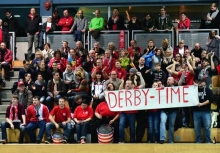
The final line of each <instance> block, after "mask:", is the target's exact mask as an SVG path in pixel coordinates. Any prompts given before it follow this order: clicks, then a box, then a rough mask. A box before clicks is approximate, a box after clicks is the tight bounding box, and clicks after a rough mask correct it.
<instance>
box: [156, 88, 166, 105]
mask: <svg viewBox="0 0 220 153" xmlns="http://www.w3.org/2000/svg"><path fill="white" fill-rule="evenodd" d="M163 89H164V88H157V89H156V90H158V103H159V104H160V90H163Z"/></svg>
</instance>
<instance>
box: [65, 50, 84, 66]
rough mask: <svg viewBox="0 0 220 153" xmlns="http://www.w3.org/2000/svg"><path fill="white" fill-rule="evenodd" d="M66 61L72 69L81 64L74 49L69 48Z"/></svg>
mask: <svg viewBox="0 0 220 153" xmlns="http://www.w3.org/2000/svg"><path fill="white" fill-rule="evenodd" d="M68 63H71V65H72V70H76V67H78V66H82V61H81V58H79V57H78V55H76V50H75V49H73V48H72V49H70V57H69V58H68Z"/></svg>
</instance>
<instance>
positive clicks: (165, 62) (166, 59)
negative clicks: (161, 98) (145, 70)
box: [161, 50, 173, 83]
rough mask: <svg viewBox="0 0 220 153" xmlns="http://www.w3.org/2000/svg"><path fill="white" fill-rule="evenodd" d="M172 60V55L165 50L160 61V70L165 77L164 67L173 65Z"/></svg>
mask: <svg viewBox="0 0 220 153" xmlns="http://www.w3.org/2000/svg"><path fill="white" fill-rule="evenodd" d="M172 59H173V53H172V52H171V51H170V50H167V51H166V52H164V56H163V59H162V61H161V68H162V70H163V71H164V72H165V73H166V76H168V72H167V71H166V67H167V66H169V65H171V64H173V60H172ZM163 83H164V82H163Z"/></svg>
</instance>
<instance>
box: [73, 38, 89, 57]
mask: <svg viewBox="0 0 220 153" xmlns="http://www.w3.org/2000/svg"><path fill="white" fill-rule="evenodd" d="M75 50H76V55H77V56H78V57H79V58H81V61H84V60H85V59H86V55H88V51H87V50H86V49H85V48H83V44H82V42H81V41H77V42H76V48H75Z"/></svg>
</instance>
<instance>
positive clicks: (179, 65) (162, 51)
mask: <svg viewBox="0 0 220 153" xmlns="http://www.w3.org/2000/svg"><path fill="white" fill-rule="evenodd" d="M214 10H217V7H216V5H215V4H212V6H211V11H210V13H209V16H207V19H208V20H207V21H209V23H207V24H206V25H208V24H209V25H210V24H212V23H214V18H212V17H213V15H212V12H215V11H214ZM99 14H100V11H99V10H96V11H95V16H96V17H95V18H93V19H92V21H91V22H90V25H89V27H88V28H89V31H90V32H91V34H92V35H93V37H94V38H97V37H98V36H99V31H100V30H102V29H103V27H104V19H103V18H101V17H99ZM53 15H54V16H53V17H52V18H51V17H49V18H48V20H47V22H46V23H44V24H43V26H42V31H40V30H39V29H41V26H40V25H41V19H40V17H39V16H38V15H36V12H35V9H34V8H31V12H30V15H29V16H28V18H27V36H28V39H29V40H30V41H29V42H30V43H29V47H28V48H29V49H28V53H30V54H29V56H28V57H29V58H30V55H31V53H32V44H33V41H34V42H35V43H36V44H35V48H36V53H35V58H34V59H33V60H29V59H26V60H24V61H23V65H24V68H22V69H20V71H19V76H18V82H16V83H15V84H14V85H13V88H12V93H13V96H12V104H11V105H10V106H9V107H8V108H7V113H6V121H5V122H2V124H1V128H2V143H6V142H7V135H6V128H12V129H14V128H18V129H20V131H21V134H20V139H19V143H23V137H24V132H25V130H26V131H27V133H28V135H29V137H30V141H31V143H36V142H37V143H40V142H41V141H42V138H43V134H44V132H45V131H46V137H47V140H46V143H52V137H51V129H58V128H63V129H64V139H63V140H62V142H63V143H67V142H68V141H69V137H70V134H71V132H73V130H72V128H73V127H75V128H74V129H75V132H76V134H77V140H76V141H77V142H78V143H82V144H84V143H86V135H87V133H88V129H90V132H91V141H92V143H97V142H98V138H97V132H96V129H97V128H98V127H99V126H100V125H103V124H109V125H111V126H113V127H114V143H124V141H125V131H124V128H125V127H126V126H129V128H130V142H131V143H135V142H136V143H140V142H142V139H143V136H144V132H145V128H146V125H147V127H148V137H147V142H149V143H154V142H156V143H164V141H165V140H166V124H168V133H169V134H168V142H169V143H173V142H174V130H175V128H176V127H175V121H176V120H179V118H178V117H177V116H178V114H179V111H181V114H182V112H183V117H182V119H181V120H182V121H181V123H182V124H181V127H189V126H190V114H191V113H190V112H192V114H193V120H194V128H195V133H196V140H195V141H196V142H197V143H201V142H202V139H201V124H202V125H203V128H204V129H205V133H206V135H205V136H206V139H205V140H206V143H210V142H211V138H210V127H211V114H210V111H211V108H210V104H211V102H212V101H213V100H212V76H213V75H218V69H217V68H216V67H217V66H218V64H219V40H220V37H219V36H218V35H216V32H215V31H214V30H212V31H210V33H209V36H208V38H207V44H206V45H207V49H205V48H202V47H201V46H200V44H199V42H198V43H196V44H195V48H193V49H192V50H190V49H189V48H188V46H187V44H184V40H180V42H179V45H178V46H170V45H169V42H168V39H166V38H164V39H163V41H162V44H161V46H155V45H154V40H152V39H150V40H148V41H147V45H146V48H140V47H139V46H138V45H137V41H136V40H131V42H130V47H129V48H127V49H123V50H118V49H117V47H116V46H115V45H114V43H113V42H109V44H108V47H107V49H106V50H103V49H102V48H101V46H100V44H99V42H95V43H94V48H93V49H91V50H89V51H87V50H86V49H85V48H83V45H82V42H81V34H82V33H83V32H85V31H86V30H87V20H86V18H85V17H84V16H83V11H82V10H79V11H78V18H76V19H75V20H74V18H73V17H71V16H69V14H68V10H64V17H63V18H60V19H58V17H57V16H56V15H57V11H54V14H53ZM184 16H185V13H181V17H183V18H182V19H181V20H180V21H179V20H176V21H177V22H178V23H179V28H181V27H182V28H184V29H189V27H190V26H189V25H187V26H186V25H185V24H184V23H185V21H186V22H187V23H188V21H189V19H188V18H184ZM216 16H218V13H217V14H216V15H215V17H216ZM134 18H135V21H134ZM123 20H124V19H123V17H122V16H120V15H119V10H118V9H117V8H115V9H114V11H113V16H112V17H110V18H109V20H108V22H107V23H108V28H109V29H110V30H124V28H125V27H124V22H123ZM130 22H131V23H129V25H128V29H129V28H131V30H134V29H135V27H137V23H138V22H136V17H135V16H132V18H131V21H130ZM0 23H1V22H0ZM139 25H140V26H141V27H143V28H148V29H147V30H148V31H152V30H169V29H171V28H172V23H171V19H170V17H169V16H166V11H165V8H161V16H160V17H159V18H158V19H157V20H152V19H151V18H150V15H149V14H147V15H146V18H145V19H144V22H141V23H140V24H139ZM0 27H1V26H0ZM56 28H61V30H62V31H72V32H73V33H74V35H75V41H76V48H70V47H69V46H68V43H70V42H67V41H63V42H62V47H61V48H60V49H57V50H55V51H54V50H53V49H54V48H53V49H52V48H51V47H50V44H49V43H46V44H44V49H43V50H41V49H39V48H38V45H37V44H38V35H39V34H40V33H43V32H49V31H50V30H53V29H56ZM0 40H1V39H0ZM71 43H72V42H71ZM173 48H174V49H173ZM5 50H6V51H5ZM7 52H8V49H7V48H6V43H5V42H2V43H1V52H0V53H1V54H0V55H1V56H0V59H1V66H4V64H6V65H7V64H8V65H9V64H10V62H11V61H12V59H11V57H12V55H11V53H8V54H10V56H9V57H10V61H9V57H8V56H6V55H7ZM9 52H10V51H9ZM3 57H4V58H3ZM7 57H8V58H7ZM7 60H8V61H7ZM5 70H6V71H5V72H6V75H5V80H6V81H7V80H10V77H9V71H7V68H5ZM184 85H198V91H199V102H198V106H194V107H190V108H169V109H154V110H147V111H146V110H135V111H123V112H112V111H110V109H109V107H108V104H107V103H106V101H105V95H104V91H113V90H132V89H142V88H161V87H172V86H184ZM65 101H66V102H68V104H69V107H70V109H69V108H67V106H65V105H64V104H65ZM146 118H147V119H146ZM71 120H72V121H71ZM73 122H74V123H75V125H74V124H73ZM36 128H40V132H39V134H38V135H37V138H36V136H35V133H34V132H33V130H34V129H36ZM177 128H178V127H177Z"/></svg>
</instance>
